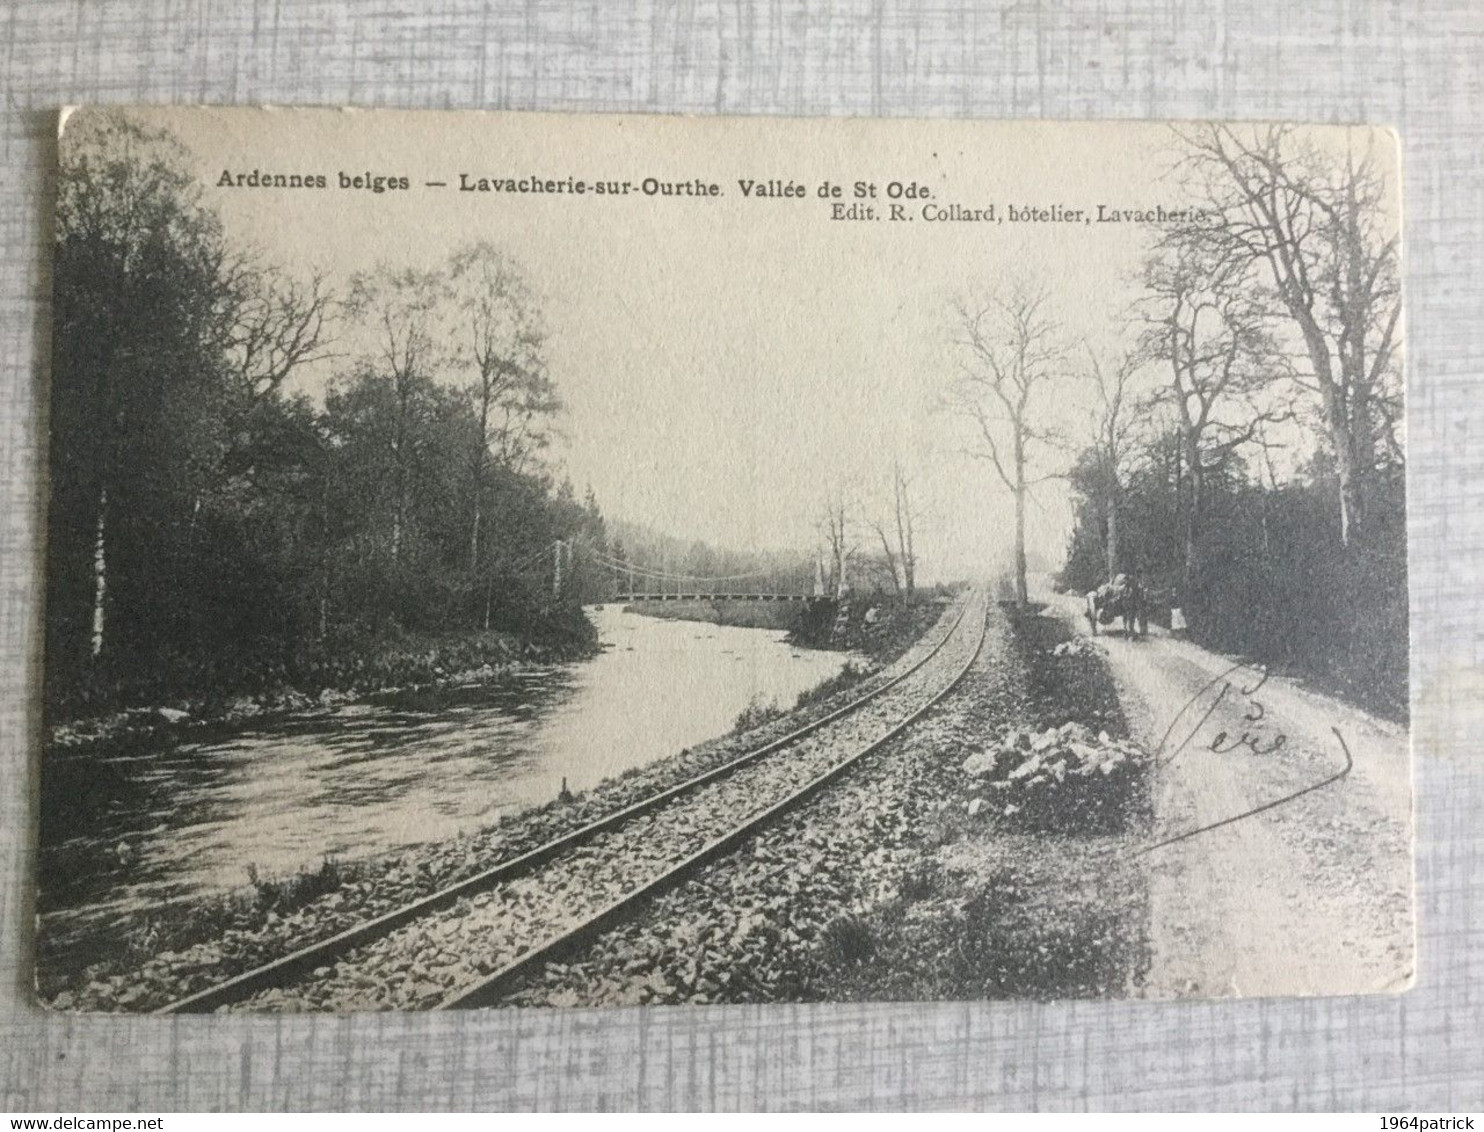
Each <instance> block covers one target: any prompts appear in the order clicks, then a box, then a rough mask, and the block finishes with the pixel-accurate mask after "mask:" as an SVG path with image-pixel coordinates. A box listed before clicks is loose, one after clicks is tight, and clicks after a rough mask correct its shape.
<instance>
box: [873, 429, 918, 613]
mask: <svg viewBox="0 0 1484 1132" xmlns="http://www.w3.org/2000/svg"><path fill="white" fill-rule="evenodd" d="M911 486H912V481H911V480H910V479H908V477H907V475H906V473H905V472H904V471H903V470H902V462H901V460H900V459H895V460H893V461H892V463H891V491H892V503H891V513H890V516H889V517H888V518H886V519H882V518H873V519H870V520H869V525H870V527H871V530H872V531H873V532H875V535H876V539H877V541H878V542H879V543H880V544H881V556H882V557H881V562H882V565H883V566H884V567H885V569H886V574H887V577H888V580H889V581H890V582H891V587H892V590H893V592H894V593H896V595H897V596H898V597H899V598H901V599H902V600H904V601H906V602H908V603H909V604H910V603H911V602H912V601H913V600H914V599H915V598H916V595H917V550H916V545H915V541H914V540H915V534H914V530H913V526H914V521H915V519H916V516H915V515H914V514H913V512H912V500H911V495H910V491H911Z"/></svg>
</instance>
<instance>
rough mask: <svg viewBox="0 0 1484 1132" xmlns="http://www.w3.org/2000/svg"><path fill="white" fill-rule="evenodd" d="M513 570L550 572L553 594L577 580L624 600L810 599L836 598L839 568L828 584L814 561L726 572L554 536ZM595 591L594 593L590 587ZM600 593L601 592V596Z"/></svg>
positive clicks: (609, 598)
mask: <svg viewBox="0 0 1484 1132" xmlns="http://www.w3.org/2000/svg"><path fill="white" fill-rule="evenodd" d="M510 572H512V573H520V574H523V575H526V576H533V575H534V576H538V577H539V576H545V577H547V578H549V581H550V586H551V594H552V597H553V598H556V599H560V598H561V597H563V596H564V595H566V594H568V593H569V592H570V590H571V588H572V587H573V586H574V585H577V584H579V582H580V585H581V588H582V589H583V590H584V591H586V593H587V595H588V596H589V598H590V599H593V600H600V601H609V602H618V603H623V604H630V603H638V602H660V601H769V602H793V601H800V602H808V601H817V600H820V599H822V598H827V597H830V598H838V597H839V596H840V595H841V593H842V592H843V589H844V585H843V578H842V577H841V575H842V573H843V572H842V571H838V570H837V571H834V572H833V573H832V574H831V575H830V578H831V581H832V582H835V580H836V579H838V582H837V583H835V584H827V582H826V571H825V569H824V566H823V564H822V563H820V562H817V561H813V562H810V561H799V562H795V563H791V564H784V565H778V566H771V567H765V568H762V569H757V570H751V571H746V572H743V573H730V574H696V573H685V572H681V571H676V570H670V569H667V568H666V567H665V566H664V565H660V566H654V565H650V564H647V563H640V562H636V561H631V560H628V559H624V558H620V557H618V556H616V555H614V554H613V553H611V552H609V551H607V550H606V549H603V548H601V547H597V546H594V545H592V544H591V543H590V542H588V541H587V540H584V539H555V540H553V541H552V542H551V543H549V544H548V545H546V546H544V547H542V548H541V549H540V550H539V551H535V552H533V553H532V554H530V555H527V557H526V558H525V559H523V560H522V561H521V562H520V563H517V564H516V566H515V567H514V568H511V569H510ZM595 590H596V591H597V592H596V593H595V592H594V591H595ZM600 595H601V596H600Z"/></svg>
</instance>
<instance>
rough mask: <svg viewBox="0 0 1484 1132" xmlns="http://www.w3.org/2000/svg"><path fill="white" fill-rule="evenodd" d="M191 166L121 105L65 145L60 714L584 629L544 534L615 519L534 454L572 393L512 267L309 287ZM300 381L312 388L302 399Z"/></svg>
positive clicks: (56, 628) (482, 249)
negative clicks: (552, 370) (318, 386)
mask: <svg viewBox="0 0 1484 1132" xmlns="http://www.w3.org/2000/svg"><path fill="white" fill-rule="evenodd" d="M189 169H190V165H189V162H188V155H187V154H186V153H185V152H184V151H182V149H181V148H180V147H179V145H178V144H177V143H176V142H174V141H173V140H172V139H171V138H170V137H169V136H167V135H164V134H161V133H157V132H150V131H146V130H144V129H142V128H141V127H139V126H138V125H137V124H135V123H133V122H131V121H130V120H129V119H128V117H127V116H126V115H123V114H116V113H92V112H88V113H85V114H80V115H78V116H76V117H74V119H73V120H72V122H71V123H70V124H69V128H68V130H67V134H66V137H65V140H64V143H63V153H62V169H61V180H60V190H59V199H58V203H57V226H56V247H55V308H54V325H55V347H54V353H53V369H52V380H53V401H52V404H53V408H52V416H51V433H52V438H51V439H52V443H51V456H50V465H51V503H50V520H49V547H48V556H47V575H48V599H47V615H46V632H47V640H46V644H47V681H48V708H49V711H50V713H51V714H52V715H53V717H56V716H62V715H68V714H76V713H78V712H83V711H87V710H93V709H101V708H105V707H113V706H120V705H126V704H129V703H160V702H168V701H169V700H170V699H172V698H188V697H211V696H213V695H228V694H238V693H249V694H250V693H253V692H256V691H259V690H263V689H266V688H272V687H277V686H282V685H289V686H295V687H305V686H306V685H313V684H316V683H321V684H330V683H335V682H337V680H342V679H351V678H352V677H353V675H354V673H355V672H357V671H359V670H361V669H363V668H365V667H366V665H364V664H363V663H361V662H360V661H358V660H357V659H356V658H358V657H359V658H365V657H368V656H369V657H375V656H377V655H378V654H381V655H385V654H387V653H388V652H397V653H400V654H407V652H408V649H409V646H416V645H417V644H418V642H423V641H426V642H428V647H429V648H430V649H431V648H435V647H436V642H437V641H438V640H439V639H440V638H443V637H447V636H449V635H455V636H457V637H458V638H460V639H461V640H462V642H463V645H462V646H461V648H460V655H461V656H468V655H469V653H468V649H467V647H466V646H467V641H468V638H470V637H471V635H480V634H488V636H490V637H491V639H493V638H495V637H496V636H499V635H500V632H501V631H503V634H504V638H503V639H502V640H501V641H500V642H499V643H500V647H501V650H502V653H503V654H508V652H509V648H510V645H511V641H510V635H511V634H514V635H516V637H517V638H518V640H519V642H521V643H523V644H524V643H530V642H536V643H537V644H538V645H540V646H542V647H544V648H548V649H550V648H561V649H568V650H571V649H575V648H580V647H581V646H582V645H583V644H584V643H586V642H588V641H589V640H590V634H591V629H590V627H589V626H588V624H587V622H586V621H585V619H584V618H583V617H582V615H581V612H580V610H579V609H578V608H577V604H576V602H577V601H578V600H579V599H580V598H581V597H582V596H584V589H585V588H586V587H589V586H590V584H591V580H590V579H584V578H583V577H582V572H581V563H580V562H578V561H573V562H571V563H569V564H567V565H568V572H567V575H566V578H565V581H566V586H565V587H564V590H563V597H564V598H565V599H566V600H563V601H557V600H555V597H554V594H553V589H552V581H553V571H554V569H555V562H554V553H555V552H554V551H553V550H552V544H553V542H555V541H556V540H558V539H564V540H575V539H584V540H587V541H588V542H590V543H592V544H595V545H598V546H602V545H604V543H605V539H606V533H605V526H604V520H603V516H602V514H601V512H600V510H599V508H598V505H597V503H596V501H595V500H594V499H593V497H592V494H591V492H589V493H588V495H587V497H586V498H585V499H578V498H576V497H575V495H574V493H573V491H572V488H571V486H570V485H569V484H565V483H562V484H559V483H557V482H554V478H553V475H552V473H551V471H550V470H549V468H548V467H547V465H546V464H544V463H543V461H542V451H543V449H544V448H545V446H546V444H547V437H548V433H549V430H550V428H551V425H552V422H553V420H554V418H555V417H556V416H557V414H558V413H559V412H560V410H561V402H560V399H559V397H558V392H557V389H556V386H555V384H554V382H553V381H552V379H551V377H550V376H549V374H548V372H547V369H546V364H545V357H544V348H543V346H544V343H543V332H542V327H541V318H540V309H539V302H538V299H537V297H536V296H535V295H534V294H533V293H532V292H531V290H530V288H529V286H528V285H527V283H526V281H525V279H524V277H523V275H522V273H521V272H520V270H519V269H518V267H517V266H516V265H515V264H514V263H512V262H511V261H510V260H509V259H507V258H506V257H505V256H504V255H502V254H501V252H500V251H498V250H497V249H495V248H493V247H491V246H489V245H484V244H479V245H474V246H471V247H467V248H464V249H462V250H461V251H459V252H458V253H456V254H455V255H454V256H453V257H452V258H451V259H450V260H449V261H448V262H447V263H445V264H444V265H442V266H441V267H439V268H438V269H436V270H429V271H420V270H412V269H408V268H397V267H383V268H379V269H377V270H374V271H371V272H368V273H365V274H362V275H360V276H357V277H355V278H353V279H349V280H340V281H332V280H329V279H327V278H322V277H315V278H301V277H294V276H292V275H290V274H288V273H286V272H284V271H283V270H281V269H280V268H278V267H277V266H275V265H273V264H269V263H267V262H265V261H264V260H263V259H262V258H261V257H260V256H259V255H257V254H255V253H254V252H252V251H251V250H246V249H242V248H238V247H235V246H233V244H232V242H231V241H230V240H229V239H227V238H226V236H225V234H224V232H223V228H222V224H221V222H220V220H219V218H218V217H217V216H216V215H215V214H214V213H213V212H212V210H211V209H209V208H207V207H205V206H204V205H203V204H202V202H201V200H200V195H199V191H198V189H197V188H196V185H195V183H194V180H193V177H192V176H191V174H190V172H189ZM306 371H307V372H309V373H313V374H317V375H320V377H321V379H322V380H324V379H327V380H328V392H327V394H326V395H325V396H324V397H323V399H322V400H311V399H310V398H308V397H306V396H304V395H295V394H292V393H290V392H288V391H287V387H289V386H291V385H292V384H293V383H292V382H291V379H292V378H294V377H295V376H296V375H300V374H303V373H305V372H306ZM476 651H477V650H476ZM371 667H373V668H374V667H375V666H374V665H372V666H371ZM308 690H311V691H312V690H313V688H312V687H311V688H309V689H308Z"/></svg>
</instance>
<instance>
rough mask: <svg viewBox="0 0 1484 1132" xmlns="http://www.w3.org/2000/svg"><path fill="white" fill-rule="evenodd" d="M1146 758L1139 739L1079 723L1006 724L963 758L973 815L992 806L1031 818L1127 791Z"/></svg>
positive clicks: (1067, 813)
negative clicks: (1039, 728) (1036, 726)
mask: <svg viewBox="0 0 1484 1132" xmlns="http://www.w3.org/2000/svg"><path fill="white" fill-rule="evenodd" d="M1145 757H1146V756H1145V752H1144V750H1143V749H1142V748H1141V747H1139V746H1138V745H1137V744H1136V743H1133V742H1130V741H1128V740H1126V739H1114V738H1112V737H1111V736H1110V735H1109V734H1108V733H1107V732H1106V731H1099V732H1098V733H1097V734H1096V735H1094V734H1093V732H1092V730H1091V729H1090V728H1088V727H1085V726H1083V725H1082V724H1080V723H1064V724H1062V725H1061V726H1060V727H1048V728H1046V729H1045V730H1044V731H1034V730H1027V729H1024V728H1015V727H1010V728H1006V729H1005V730H1004V731H1003V732H1002V733H1001V734H1000V737H999V738H998V739H997V740H995V741H994V742H992V743H990V744H989V745H988V746H987V747H985V748H984V749H983V750H980V751H976V752H974V753H973V754H972V755H970V756H969V757H968V758H967V759H965V760H964V762H963V765H962V770H963V772H964V774H965V775H966V776H968V778H969V793H970V794H971V798H970V800H969V802H968V810H969V815H970V816H971V817H974V816H977V815H978V814H979V813H981V812H983V811H984V810H986V809H993V810H996V811H998V812H999V813H1001V814H1002V815H1003V816H1004V817H1014V816H1015V815H1017V814H1022V813H1024V814H1025V815H1026V820H1030V819H1031V818H1032V817H1039V818H1043V819H1046V818H1051V817H1053V816H1054V815H1058V814H1059V815H1060V816H1062V817H1063V818H1070V817H1072V816H1074V815H1075V813H1076V812H1077V811H1079V810H1085V809H1088V808H1092V809H1101V808H1102V807H1103V806H1104V805H1106V804H1108V803H1109V802H1112V801H1114V800H1116V799H1117V798H1118V797H1119V796H1121V795H1122V793H1123V791H1124V789H1125V787H1126V785H1127V781H1128V780H1129V779H1130V778H1131V777H1132V775H1133V774H1134V772H1135V771H1136V770H1138V769H1139V768H1140V767H1141V766H1142V764H1143V761H1144V759H1145ZM1068 832H1073V831H1072V830H1068Z"/></svg>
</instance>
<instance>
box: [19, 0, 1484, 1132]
mask: <svg viewBox="0 0 1484 1132" xmlns="http://www.w3.org/2000/svg"><path fill="white" fill-rule="evenodd" d="M0 59H3V64H0V83H3V85H4V88H5V101H4V106H3V109H0V120H3V127H0V146H3V166H0V168H3V173H0V479H3V484H0V490H3V492H4V501H5V502H4V509H3V513H0V1109H11V1110H15V1109H20V1110H43V1111H58V1110H61V1111H66V1110H70V1109H97V1108H107V1109H115V1110H129V1109H137V1110H170V1109H196V1108H275V1107H278V1108H282V1107H287V1108H468V1107H521V1108H527V1107H615V1108H616V1107H635V1106H639V1107H696V1106H705V1107H722V1108H738V1107H758V1108H782V1107H799V1106H805V1107H815V1108H825V1107H829V1108H838V1107H889V1108H899V1107H909V1106H912V1107H947V1106H954V1107H963V1106H974V1107H1015V1108H1025V1107H1041V1108H1113V1107H1161V1108H1202V1107H1247V1106H1252V1107H1285V1108H1288V1107H1291V1108H1328V1107H1352V1108H1363V1109H1380V1110H1389V1111H1397V1110H1413V1111H1416V1110H1444V1111H1446V1110H1450V1109H1451V1110H1455V1111H1456V1110H1459V1109H1467V1108H1472V1109H1474V1110H1478V1109H1480V1108H1484V796H1481V795H1484V792H1481V786H1484V757H1481V756H1484V751H1481V745H1484V711H1481V710H1480V705H1481V702H1484V673H1481V669H1480V660H1481V652H1484V632H1481V619H1480V612H1481V609H1484V600H1481V598H1480V593H1479V583H1480V578H1481V569H1480V567H1481V565H1484V506H1481V504H1484V381H1481V378H1484V374H1481V369H1484V317H1481V316H1484V301H1481V300H1484V262H1481V255H1480V253H1481V236H1484V185H1481V180H1480V165H1481V153H1484V132H1481V129H1480V107H1481V106H1484V78H1481V75H1484V70H1481V60H1484V9H1480V8H1479V6H1478V5H1477V4H1475V3H1473V2H1472V0H1447V2H1440V3H1428V4H1423V3H1415V4H1414V3H1411V2H1403V0H1393V2H1389V3H1380V2H1377V3H1369V2H1366V3H1361V2H1354V3H1343V2H1334V0H1326V2H1322V3H1305V4H1294V3H1276V4H1271V5H1267V4H1260V3H1257V2H1256V0H1224V2H1223V0H1212V2H1205V0H1202V2H1193V0H1163V2H1162V0H1121V2H1120V3H1116V4H1115V3H1109V2H1104V3H1097V4H1086V5H1082V6H1080V7H1079V8H1078V9H1077V10H1075V11H1073V12H1065V11H1059V10H1057V8H1056V7H1055V6H1053V5H1051V4H1048V3H1041V2H1035V0H1027V2H1023V3H1017V4H1005V5H993V6H991V5H984V6H982V7H979V8H974V9H971V8H970V7H968V6H967V5H964V6H961V5H959V4H950V3H942V2H939V3H931V4H922V5H920V6H916V7H910V6H906V5H899V4H892V3H881V2H878V3H874V4H856V5H852V4H844V3H834V4H825V3H820V4H810V5H808V6H807V8H806V6H805V5H804V4H803V3H800V2H798V0H773V2H771V3H746V2H736V3H726V4H718V3H702V2H697V3H680V2H677V3H660V2H649V3H642V2H641V3H636V4H634V5H632V6H620V5H618V4H603V3H598V2H591V3H586V4H572V5H560V6H559V5H557V4H541V3H528V4H525V5H518V4H513V3H511V4H504V3H492V4H488V5H482V4H479V3H476V2H474V0H419V2H418V3H405V4H400V5H392V4H385V3H350V2H344V3H289V2H286V0H284V2H278V3H270V2H256V3H254V2H248V0H220V2H216V3H211V2H205V0H177V2H173V3H163V2H161V3H150V2H147V0H121V2H117V3H111V4H103V3H101V2H93V0H72V2H67V3H63V2H57V3H48V2H39V0H9V2H8V3H7V4H6V5H4V6H3V10H0ZM85 101H108V102H198V101H199V102H220V103H256V102H280V103H329V104H340V103H357V104H362V105H397V106H410V107H480V106H482V107H499V108H543V109H573V110H602V111H630V112H632V111H684V112H690V113H702V114H714V113H747V114H761V113H770V114H791V115H792V114H833V115H866V114H878V115H923V116H943V115H954V116H977V117H1038V116H1049V117H1125V118H1129V117H1132V118H1137V117H1179V118H1189V117H1233V118H1256V117H1270V118H1279V117H1281V118H1297V119H1314V120H1323V121H1333V120H1343V121H1368V122H1383V123H1392V124H1395V125H1396V126H1398V127H1399V128H1400V129H1401V131H1402V135H1403V138H1404V141H1405V151H1406V196H1407V206H1408V210H1409V215H1408V222H1407V235H1408V240H1409V243H1408V246H1407V259H1408V264H1407V284H1408V287H1409V289H1410V290H1409V299H1408V301H1409V319H1408V320H1409V324H1410V333H1409V352H1410V356H1409V361H1410V363H1411V364H1410V370H1411V382H1412V385H1411V417H1410V444H1411V464H1412V469H1411V470H1412V519H1413V539H1412V552H1413V559H1412V588H1413V602H1412V607H1413V617H1414V625H1413V633H1414V650H1415V652H1414V667H1413V672H1414V698H1415V702H1416V705H1417V709H1416V718H1415V740H1416V747H1417V756H1418V757H1417V770H1418V786H1419V802H1418V827H1419V852H1418V874H1419V884H1420V915H1421V922H1422V953H1421V962H1422V968H1421V979H1420V982H1419V985H1418V987H1417V989H1416V990H1415V991H1414V992H1413V993H1411V994H1409V995H1407V996H1405V997H1403V998H1397V999H1385V998H1378V999H1330V1000H1322V1001H1255V1002H1244V1003H1235V1004H1222V1005H1216V1004H1203V1003H1191V1004H1186V1005H1173V1006H1165V1005H1145V1004H1138V1003H1129V1004H1123V1005H1119V1004H1076V1005H1050V1006H1038V1005H1029V1004H984V1005H948V1006H931V1005H926V1006H919V1005H881V1006H831V1007H825V1006H819V1007H800V1008H788V1007H784V1008H766V1009H765V1008H746V1009H741V1008H730V1009H724V1008H716V1009H685V1010H655V1011H651V1012H644V1011H615V1012H574V1013H552V1014H538V1013H530V1012H523V1013H496V1014H485V1015H464V1016H459V1017H431V1016H404V1017H357V1018H347V1019H337V1018H324V1017H306V1018H291V1019H285V1020H281V1021H278V1020H272V1019H266V1018H265V1019H260V1020H242V1019H238V1020H230V1021H228V1020H213V1019H202V1018H182V1019H178V1020H173V1021H160V1020H154V1019H136V1020H130V1019H125V1018H68V1017H49V1016H46V1015H43V1014H41V1013H39V1012H37V1011H36V1010H35V1009H34V1008H33V1007H31V1006H30V1005H29V1000H28V991H27V986H28V984H29V979H30V973H29V959H28V951H29V946H30V930H29V927H28V924H29V921H30V918H31V914H32V906H31V900H30V897H29V887H28V886H29V875H30V871H31V869H32V866H33V858H34V851H33V848H32V841H33V836H34V823H35V795H36V755H35V746H36V744H35V734H36V728H37V721H38V712H37V698H36V691H35V689H36V681H37V675H38V665H39V659H38V649H39V644H40V633H39V624H40V600H41V595H40V593H39V590H38V579H39V571H38V556H39V555H40V553H41V552H42V549H43V542H44V539H43V534H44V532H43V529H42V524H41V523H40V521H39V516H40V515H41V514H42V499H43V492H44V486H43V483H42V478H41V474H40V470H39V469H40V465H41V463H42V456H43V453H44V450H45V444H44V430H45V405H44V393H45V390H46V376H45V375H46V355H47V343H46V334H47V325H48V323H47V307H48V290H47V288H48V280H47V258H46V249H47V236H46V230H47V223H48V213H49V208H50V199H51V185H50V171H51V168H52V165H53V162H54V157H55V153H54V150H55V146H54V143H53V136H54V122H55V111H56V109H57V108H58V107H59V106H61V105H63V104H64V103H68V102H85ZM636 270H642V267H640V266H638V265H636Z"/></svg>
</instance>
